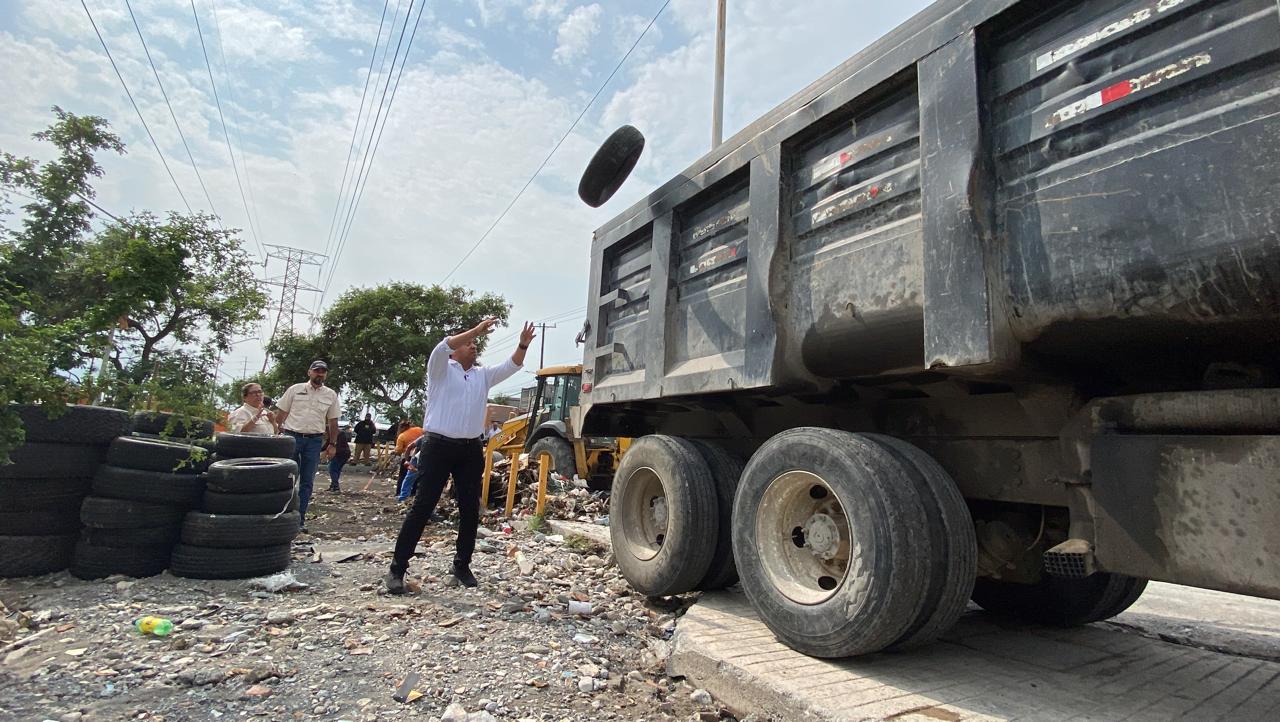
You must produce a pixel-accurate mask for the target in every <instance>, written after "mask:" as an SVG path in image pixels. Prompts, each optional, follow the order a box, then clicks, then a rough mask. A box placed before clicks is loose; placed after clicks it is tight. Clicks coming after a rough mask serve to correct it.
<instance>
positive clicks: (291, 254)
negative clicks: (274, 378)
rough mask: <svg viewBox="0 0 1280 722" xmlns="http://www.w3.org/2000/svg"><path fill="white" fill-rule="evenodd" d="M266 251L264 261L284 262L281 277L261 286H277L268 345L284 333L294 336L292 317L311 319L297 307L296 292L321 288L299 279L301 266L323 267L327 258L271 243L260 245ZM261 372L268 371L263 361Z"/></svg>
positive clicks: (270, 279)
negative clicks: (278, 295) (278, 297)
mask: <svg viewBox="0 0 1280 722" xmlns="http://www.w3.org/2000/svg"><path fill="white" fill-rule="evenodd" d="M263 245H265V246H266V248H267V262H268V263H270V262H271V259H272V258H275V259H278V260H281V261H284V275H282V276H275V277H271V278H264V279H263V280H262V283H263V284H265V285H267V286H279V287H280V301H279V302H278V303H276V304H274V305H271V306H268V307H267V308H268V310H273V311H275V312H276V320H275V323H274V324H272V327H271V336H270V338H269V340H268V341H267V344H268V345H270V343H271V341H274V340H275V339H276V336H277V335H279V334H280V332H281V331H282V330H283V331H284V332H286V333H293V331H294V325H293V319H294V316H297V315H298V314H301V315H303V316H310V315H311V312H310V311H307V309H306V308H305V307H302V308H300V307H299V306H298V291H311V292H315V293H319V292H320V289H319V288H318V287H317V286H316V285H315V284H312V283H308V282H307V281H304V280H302V267H303V266H316V267H320V266H323V265H324V261H325V259H326V258H328V256H325V255H323V254H320V253H315V252H313V251H308V250H304V249H302V248H290V247H288V246H277V245H272V244H270V243H266V244H263ZM262 370H263V372H266V370H267V360H266V359H265V358H264V359H263V360H262Z"/></svg>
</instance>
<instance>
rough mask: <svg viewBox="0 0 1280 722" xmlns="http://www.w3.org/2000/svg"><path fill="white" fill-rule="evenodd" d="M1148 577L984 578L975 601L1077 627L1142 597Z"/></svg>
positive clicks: (995, 611) (1016, 614)
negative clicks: (1021, 581) (1026, 580)
mask: <svg viewBox="0 0 1280 722" xmlns="http://www.w3.org/2000/svg"><path fill="white" fill-rule="evenodd" d="M1146 588H1147V580H1145V579H1138V578H1137V577H1128V576H1125V575H1123V574H1110V573H1107V572H1097V573H1094V574H1092V575H1090V576H1087V577H1084V578H1083V579H1063V578H1061V577H1054V576H1050V575H1048V574H1045V575H1044V576H1043V577H1042V578H1041V579H1040V581H1039V582H1037V583H1035V584H1014V583H1013V582H1002V581H998V580H995V579H987V578H982V579H979V580H978V581H977V583H975V584H974V586H973V601H974V602H977V604H978V606H980V607H982V608H983V609H985V610H986V611H988V612H991V613H992V614H998V615H1001V616H1007V617H1014V618H1016V619H1022V620H1025V621H1028V622H1036V623H1038V624H1045V625H1049V626H1053V627H1075V626H1079V625H1081V624H1089V623H1091V622H1100V621H1102V620H1104V619H1110V618H1111V617H1114V616H1116V615H1117V614H1119V613H1121V612H1123V611H1124V610H1126V609H1128V608H1129V606H1130V605H1132V604H1133V603H1134V602H1136V601H1138V597H1140V596H1142V592H1143V590H1144V589H1146Z"/></svg>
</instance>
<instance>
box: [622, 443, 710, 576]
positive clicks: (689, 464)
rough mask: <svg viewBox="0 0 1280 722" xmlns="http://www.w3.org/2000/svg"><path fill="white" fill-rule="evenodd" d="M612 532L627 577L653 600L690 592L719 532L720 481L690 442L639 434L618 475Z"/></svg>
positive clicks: (704, 574) (701, 574) (705, 568)
mask: <svg viewBox="0 0 1280 722" xmlns="http://www.w3.org/2000/svg"><path fill="white" fill-rule="evenodd" d="M610 515H611V522H610V524H609V537H610V539H611V541H612V543H613V554H614V557H615V559H616V560H617V562H618V568H619V569H620V570H621V571H622V576H623V577H625V578H626V580H627V582H629V583H630V584H631V586H632V587H634V588H635V589H636V591H638V592H640V593H641V594H646V595H648V596H651V597H656V596H666V595H669V594H682V593H684V592H688V591H691V590H693V589H694V588H695V587H696V586H697V584H698V582H700V581H701V580H702V578H703V577H704V576H706V573H707V569H708V568H709V567H710V565H711V559H712V556H713V554H714V553H715V549H716V538H717V535H718V534H719V524H718V521H719V520H718V514H717V513H716V490H715V482H714V481H713V480H712V478H711V471H710V470H709V469H708V468H707V463H706V462H705V461H704V460H703V459H702V456H701V455H700V454H699V453H698V450H697V449H696V448H695V447H694V446H693V444H692V443H691V442H689V441H686V440H684V439H679V438H676V437H672V436H662V435H657V434H654V435H651V436H645V437H642V438H640V439H638V440H637V441H636V442H635V443H634V444H632V445H631V448H630V449H629V450H628V451H627V455H626V456H625V457H623V459H622V463H621V465H620V466H619V467H618V473H617V474H616V475H615V476H614V481H613V495H612V499H611V506H610Z"/></svg>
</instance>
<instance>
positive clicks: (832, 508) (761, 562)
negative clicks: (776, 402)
mask: <svg viewBox="0 0 1280 722" xmlns="http://www.w3.org/2000/svg"><path fill="white" fill-rule="evenodd" d="M911 471H912V470H911V469H910V468H908V467H907V466H906V465H905V464H904V462H902V461H901V460H899V459H898V458H896V457H894V456H893V455H892V454H890V453H889V452H888V451H887V450H886V449H885V448H884V447H882V446H881V445H879V444H877V443H875V442H873V441H871V440H870V439H867V438H866V437H863V436H860V435H858V434H852V433H848V432H844V431H836V430H833V429H820V428H796V429H790V430H788V431H784V432H782V433H780V434H778V435H776V436H774V437H773V438H771V439H769V440H768V441H766V442H765V443H764V444H763V445H762V446H761V447H760V448H759V449H757V450H756V452H755V454H753V455H752V456H751V460H750V461H748V462H747V466H746V469H744V470H743V474H742V481H741V483H740V484H739V485H738V492H737V495H736V496H735V498H734V504H733V521H734V523H733V551H734V557H735V559H736V560H737V562H738V575H739V576H740V577H741V581H742V588H743V590H744V591H745V592H746V593H747V598H748V599H750V600H751V603H752V605H753V606H754V607H755V609H756V611H757V612H759V614H760V617H761V619H762V620H763V621H764V623H765V624H766V625H767V626H768V627H769V628H770V629H771V630H772V631H773V633H774V634H775V635H776V636H777V637H778V638H779V639H780V640H781V641H782V642H783V643H784V644H786V645H787V646H789V647H791V648H792V649H795V650H797V651H799V652H803V653H804V654H808V655H810V656H814V657H848V656H852V655H857V654H867V653H871V652H877V651H879V650H882V649H884V648H885V647H887V646H889V645H890V644H893V643H894V642H895V641H897V640H898V639H900V638H901V637H902V636H903V634H904V633H906V632H907V630H908V629H909V628H910V626H911V624H912V622H913V621H914V620H915V619H916V617H917V616H918V615H919V613H920V609H921V607H922V606H923V603H924V596H925V593H924V586H925V581H926V573H927V571H928V569H929V563H928V560H929V559H930V558H931V552H932V547H931V544H930V539H929V536H928V535H927V534H921V533H920V530H921V529H923V528H925V525H926V524H927V523H928V519H927V517H926V515H925V512H924V506H923V504H922V502H921V500H920V495H919V493H918V492H917V491H916V488H915V485H914V484H913V482H912V480H911ZM854 552H856V553H854Z"/></svg>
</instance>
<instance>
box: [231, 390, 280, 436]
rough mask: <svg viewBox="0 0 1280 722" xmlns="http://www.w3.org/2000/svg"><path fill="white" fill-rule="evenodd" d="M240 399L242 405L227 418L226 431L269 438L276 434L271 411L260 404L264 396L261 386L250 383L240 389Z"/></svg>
mask: <svg viewBox="0 0 1280 722" xmlns="http://www.w3.org/2000/svg"><path fill="white" fill-rule="evenodd" d="M240 397H241V398H242V399H244V404H243V405H241V406H240V408H238V409H236V410H235V411H232V412H231V415H230V416H228V417H227V430H228V431H234V432H236V433H237V434H262V435H264V436H270V435H271V434H274V433H276V426H275V419H274V418H273V417H272V416H271V409H268V408H266V406H265V405H264V404H263V403H262V400H263V399H264V398H265V395H264V394H263V393H262V386H261V385H259V384H257V383H255V382H253V381H250V382H249V383H247V384H245V385H244V386H242V387H241V388H240Z"/></svg>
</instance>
